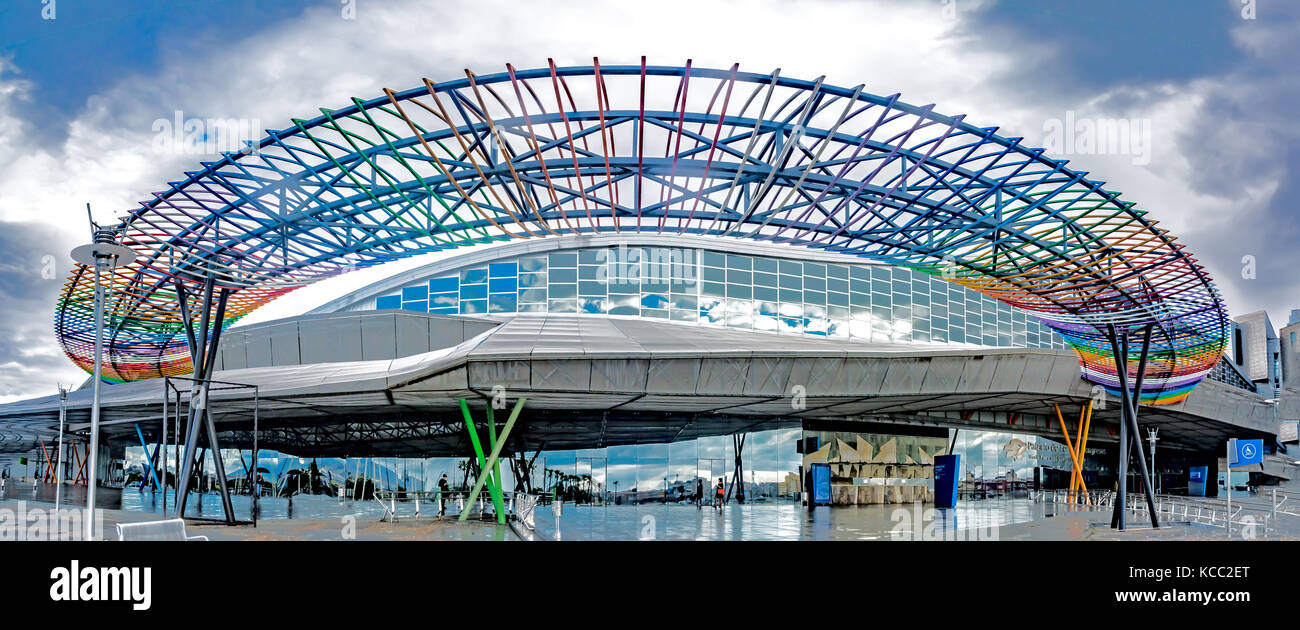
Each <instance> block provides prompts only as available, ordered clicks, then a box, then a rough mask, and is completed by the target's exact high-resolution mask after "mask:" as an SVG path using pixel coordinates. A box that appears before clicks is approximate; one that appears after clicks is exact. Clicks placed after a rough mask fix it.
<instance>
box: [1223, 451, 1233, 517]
mask: <svg viewBox="0 0 1300 630" xmlns="http://www.w3.org/2000/svg"><path fill="white" fill-rule="evenodd" d="M1232 447H1233V443H1232V440H1228V444H1227V446H1225V447H1224V449H1223V467H1224V468H1225V469H1226V470H1227V472H1225V473H1224V474H1223V486H1224V489H1225V490H1227V491H1228V493H1227V497H1228V512H1227V513H1226V514H1224V516H1225V517H1226V518H1224V519H1223V528H1224V529H1225V530H1227V531H1228V538H1229V539H1231V538H1232Z"/></svg>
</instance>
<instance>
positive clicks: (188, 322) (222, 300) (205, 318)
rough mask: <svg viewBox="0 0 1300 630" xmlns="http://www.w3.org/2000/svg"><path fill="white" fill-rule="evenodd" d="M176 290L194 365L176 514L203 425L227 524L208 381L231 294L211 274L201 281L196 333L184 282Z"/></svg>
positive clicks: (231, 516) (230, 514) (229, 512)
mask: <svg viewBox="0 0 1300 630" xmlns="http://www.w3.org/2000/svg"><path fill="white" fill-rule="evenodd" d="M176 291H177V299H178V301H179V302H180V306H181V316H182V318H183V319H184V320H185V327H186V334H187V336H188V339H189V340H190V360H191V362H192V364H193V365H194V379H195V380H194V382H193V385H192V386H191V387H190V411H189V414H187V415H188V417H187V420H188V422H189V425H188V427H187V431H186V441H185V457H184V459H183V460H182V467H183V468H182V470H181V472H180V479H179V480H178V482H177V488H176V515H177V516H183V515H184V514H185V505H186V503H187V502H188V500H189V485H190V477H192V476H193V472H194V454H195V450H196V449H197V448H198V443H199V436H200V435H201V434H203V433H204V432H205V431H204V429H206V434H207V438H208V448H209V449H211V450H212V452H213V464H214V467H215V468H216V473H217V477H218V481H217V484H218V487H219V489H220V491H221V508H222V511H223V512H224V513H225V520H226V524H228V525H234V524H235V508H234V505H233V504H232V502H231V500H230V488H229V487H228V485H227V483H226V466H225V462H223V461H222V459H221V444H220V443H219V442H218V440H217V428H216V424H215V423H214V422H213V420H212V413H211V411H210V405H209V403H208V395H209V393H210V391H211V388H210V381H211V378H212V373H213V372H214V370H215V367H216V359H217V348H218V347H219V345H220V343H221V331H222V322H223V321H224V320H225V316H226V301H227V299H228V298H229V296H230V292H229V290H228V289H225V288H222V289H220V290H217V289H216V287H215V285H214V282H213V279H212V278H211V277H209V278H208V279H207V280H206V281H205V282H204V285H203V302H202V304H203V306H202V308H203V312H202V313H200V315H199V329H198V331H197V334H196V331H195V330H194V328H193V320H192V319H191V318H190V313H189V307H188V305H187V301H186V299H185V288H184V285H182V284H181V283H179V282H177V283H176ZM214 297H215V298H216V318H215V320H216V321H215V322H210V321H209V315H210V314H211V313H212V304H213V299H214ZM210 324H211V330H212V335H211V339H209V337H208V330H209V325H210Z"/></svg>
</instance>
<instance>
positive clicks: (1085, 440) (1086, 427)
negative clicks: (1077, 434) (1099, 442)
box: [1079, 400, 1092, 505]
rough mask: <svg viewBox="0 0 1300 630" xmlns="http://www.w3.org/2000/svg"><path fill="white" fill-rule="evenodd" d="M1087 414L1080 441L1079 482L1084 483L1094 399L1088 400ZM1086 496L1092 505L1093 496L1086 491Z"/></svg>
mask: <svg viewBox="0 0 1300 630" xmlns="http://www.w3.org/2000/svg"><path fill="white" fill-rule="evenodd" d="M1086 409H1087V412H1088V413H1087V415H1086V416H1085V417H1084V419H1083V438H1081V440H1080V442H1079V483H1080V484H1081V485H1082V484H1083V458H1084V455H1086V454H1087V453H1088V451H1087V448H1088V431H1089V430H1091V429H1092V401H1091V400H1089V401H1088V406H1087V408H1086ZM1084 497H1086V498H1087V500H1088V505H1092V497H1090V496H1088V495H1087V494H1086V493H1085V494H1084Z"/></svg>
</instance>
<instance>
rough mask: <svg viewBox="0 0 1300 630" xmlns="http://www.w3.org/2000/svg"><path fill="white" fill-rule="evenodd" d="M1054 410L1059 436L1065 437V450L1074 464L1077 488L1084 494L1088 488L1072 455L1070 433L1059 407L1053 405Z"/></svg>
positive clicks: (1072, 445) (1077, 459) (1072, 448)
mask: <svg viewBox="0 0 1300 630" xmlns="http://www.w3.org/2000/svg"><path fill="white" fill-rule="evenodd" d="M1052 406H1053V407H1055V408H1056V418H1057V420H1060V421H1061V435H1064V436H1065V448H1066V449H1067V450H1069V451H1070V462H1071V463H1072V464H1074V472H1075V473H1076V474H1078V475H1079V486H1080V487H1081V488H1083V491H1084V492H1087V491H1088V486H1086V485H1084V483H1083V473H1082V469H1081V468H1080V467H1079V458H1078V457H1075V455H1074V444H1073V443H1071V442H1070V432H1069V431H1068V430H1066V428H1065V418H1063V417H1062V416H1061V406H1060V405H1058V404H1055V403H1053V404H1052Z"/></svg>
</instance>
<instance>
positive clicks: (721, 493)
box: [713, 477, 727, 510]
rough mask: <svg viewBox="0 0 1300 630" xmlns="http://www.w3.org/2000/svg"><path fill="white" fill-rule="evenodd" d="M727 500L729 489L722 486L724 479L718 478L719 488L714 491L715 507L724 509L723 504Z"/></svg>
mask: <svg viewBox="0 0 1300 630" xmlns="http://www.w3.org/2000/svg"><path fill="white" fill-rule="evenodd" d="M726 498H727V489H726V488H725V487H723V485H722V477H718V487H717V488H715V489H714V491H713V507H715V508H718V509H719V510H721V509H722V502H723V500H725V499H726Z"/></svg>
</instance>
